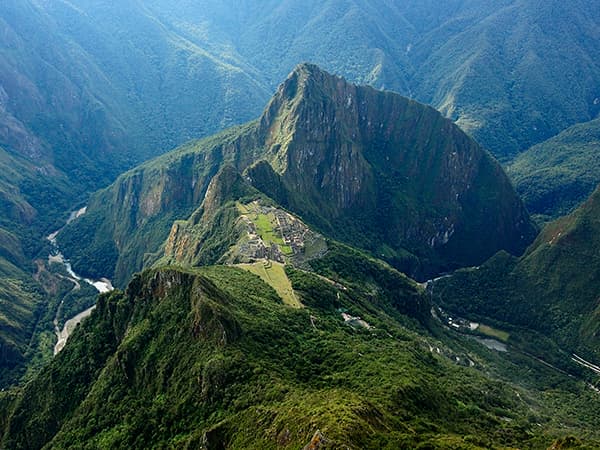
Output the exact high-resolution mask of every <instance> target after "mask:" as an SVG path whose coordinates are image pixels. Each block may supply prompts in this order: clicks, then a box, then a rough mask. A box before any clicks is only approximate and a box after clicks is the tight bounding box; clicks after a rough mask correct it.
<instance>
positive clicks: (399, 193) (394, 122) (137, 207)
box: [59, 64, 535, 285]
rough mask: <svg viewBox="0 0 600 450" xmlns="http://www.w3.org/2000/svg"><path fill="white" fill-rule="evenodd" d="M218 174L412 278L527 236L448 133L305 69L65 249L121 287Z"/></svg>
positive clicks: (123, 184)
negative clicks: (258, 112) (235, 178)
mask: <svg viewBox="0 0 600 450" xmlns="http://www.w3.org/2000/svg"><path fill="white" fill-rule="evenodd" d="M223 164H230V165H232V166H233V167H235V168H236V170H237V171H238V172H239V173H240V174H242V173H243V174H244V176H245V177H247V179H248V181H249V182H250V184H252V185H253V186H254V188H256V189H258V190H259V191H262V192H263V193H264V194H266V195H267V196H269V197H271V198H272V199H273V200H275V201H276V202H277V203H280V204H281V205H282V206H283V207H284V208H287V209H289V210H290V211H292V212H295V213H297V214H298V215H299V216H300V217H301V218H302V219H304V220H305V221H306V222H307V223H308V224H310V225H312V226H314V227H316V229H317V230H318V231H320V232H323V233H325V234H326V235H330V236H332V237H334V238H336V239H339V240H342V241H344V242H347V243H350V244H352V245H357V246H359V247H362V248H365V249H367V250H369V251H371V252H373V253H375V254H377V255H381V254H384V256H385V257H386V258H387V259H388V260H390V261H391V262H392V264H393V265H395V266H396V267H398V268H401V269H402V270H404V271H406V272H408V273H412V274H415V275H417V276H424V275H425V274H430V273H436V272H439V271H442V270H447V269H448V268H451V267H456V266H460V265H472V264H478V263H480V262H482V261H483V260H484V259H485V258H487V257H489V256H490V255H491V254H493V253H494V252H495V251H497V250H498V249H500V248H505V249H506V250H509V251H511V252H515V253H518V252H520V251H521V250H522V249H524V247H525V246H526V245H527V243H528V242H529V241H530V240H531V239H533V236H534V234H535V229H534V227H533V226H532V224H531V222H530V220H529V218H528V216H527V213H526V211H525V209H524V208H523V206H522V204H521V203H520V200H519V199H518V197H517V196H516V195H515V193H514V190H513V189H512V186H511V184H510V182H509V181H508V178H507V177H506V176H505V175H504V173H503V172H502V169H501V168H500V166H499V165H498V164H497V163H496V162H495V161H493V159H492V158H491V156H489V155H488V154H487V153H486V152H485V151H484V150H483V149H481V148H480V147H479V146H477V144H476V143H475V142H474V141H473V140H472V139H470V138H469V137H467V136H466V135H465V134H464V133H463V132H461V131H460V130H459V129H458V128H457V127H456V126H454V125H453V124H452V123H451V122H450V121H448V120H447V119H444V118H443V117H442V116H441V115H440V114H439V113H437V112H436V111H435V110H433V109H432V108H429V107H425V106H423V105H419V104H418V103H416V102H412V101H409V100H407V99H404V98H402V97H400V96H399V95H397V94H393V93H389V92H380V91H376V90H374V89H372V88H368V87H357V86H354V85H351V84H349V83H347V82H346V81H344V80H343V79H342V78H339V77H335V76H332V75H329V74H327V73H326V72H323V71H321V70H320V69H319V68H317V67H316V66H314V65H310V64H304V65H300V66H298V67H297V68H296V69H295V70H294V72H292V74H291V75H290V76H289V78H288V79H287V80H286V81H285V82H284V83H283V84H282V85H281V86H280V88H279V90H278V92H277V93H276V94H275V96H274V97H273V99H272V100H271V102H270V103H269V105H268V106H267V108H266V109H265V112H264V113H263V115H262V117H261V118H260V120H259V121H257V122H251V123H250V124H248V125H245V126H243V127H240V128H234V129H231V130H228V131H226V132H224V133H222V134H220V135H216V136H214V137H212V138H209V139H206V140H204V141H199V142H196V143H192V144H188V145H187V146H184V147H183V148H181V149H179V150H175V151H174V152H172V153H170V154H168V155H165V156H163V157H161V158H158V159H157V160H155V161H151V162H149V163H147V164H144V165H142V166H140V167H139V168H137V169H134V170H133V171H131V172H129V173H127V174H125V175H123V176H121V177H120V178H119V179H118V180H117V182H116V183H115V184H114V185H113V186H112V187H110V188H108V189H107V190H104V191H102V192H100V193H99V194H97V195H96V196H95V197H94V198H93V199H92V201H91V202H90V207H89V209H88V213H87V214H86V215H85V216H83V217H82V218H81V219H80V220H79V222H75V223H74V224H73V225H72V227H71V230H70V231H69V232H66V233H64V235H61V236H60V237H59V239H60V240H61V246H62V247H63V248H64V249H65V251H66V252H67V253H68V254H69V255H70V256H71V257H72V259H73V263H74V264H75V266H76V267H78V269H79V270H80V271H82V273H86V271H87V273H92V272H91V271H95V272H94V273H93V274H94V275H96V276H99V275H101V272H103V273H102V275H104V276H106V275H110V278H113V277H112V271H113V268H114V267H115V265H111V264H110V261H108V264H106V262H107V261H103V263H105V264H104V265H102V264H95V263H94V258H93V257H91V256H92V255H94V254H98V251H102V249H103V248H110V251H109V252H108V253H109V254H110V255H114V256H117V262H116V272H115V275H116V277H115V279H116V280H117V283H119V284H121V285H122V284H123V283H124V282H125V281H126V279H127V278H128V276H129V275H130V274H131V273H132V272H134V271H135V270H139V269H141V268H142V267H143V266H144V265H145V264H148V263H151V261H152V259H156V258H158V257H160V248H161V245H162V244H163V243H164V241H165V239H166V238H167V236H168V232H169V230H168V228H170V225H171V224H172V222H173V221H174V220H175V219H187V218H188V217H189V216H190V215H191V214H192V212H193V211H194V210H196V209H197V208H198V207H199V206H200V203H201V201H202V199H203V197H204V196H205V193H206V190H207V188H208V185H209V182H210V180H211V179H212V177H213V176H214V175H215V174H216V173H217V172H218V170H219V168H220V167H221V166H222V165H223ZM274 188H276V189H274ZM492 224H493V226H492ZM88 233H89V235H90V236H94V238H93V239H92V240H90V241H89V244H88V245H83V246H81V236H82V235H87V234H88ZM466 240H468V241H469V243H470V245H469V247H466V246H464V245H463V243H464V242H465V241H466ZM474 241H475V242H477V245H476V246H475V245H472V244H473V242H474ZM74 244H77V247H78V248H79V249H77V248H76V246H75V245H74ZM96 244H97V245H98V246H96ZM95 246H96V247H95ZM115 249H116V252H117V254H116V255H115ZM409 252H410V253H409ZM104 253H107V252H104ZM411 253H412V255H411ZM86 254H87V255H88V256H87V257H86V256H85V255H86ZM108 259H110V258H108ZM144 259H145V260H144ZM113 264H114V262H113Z"/></svg>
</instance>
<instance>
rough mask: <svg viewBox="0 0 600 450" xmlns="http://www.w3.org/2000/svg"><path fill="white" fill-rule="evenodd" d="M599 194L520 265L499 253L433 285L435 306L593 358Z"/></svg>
mask: <svg viewBox="0 0 600 450" xmlns="http://www.w3.org/2000/svg"><path fill="white" fill-rule="evenodd" d="M599 226H600V189H599V188H597V189H596V190H595V191H594V193H593V194H592V195H591V197H590V198H589V199H588V200H587V201H586V202H585V203H584V204H583V205H582V206H580V207H579V208H578V209H576V210H575V211H574V212H573V213H571V214H570V215H568V216H565V217H562V218H560V219H557V220H556V221H554V222H551V223H550V224H548V225H547V226H546V227H545V228H544V229H543V230H542V232H541V233H540V235H539V236H538V237H537V239H536V240H535V242H534V243H533V244H532V245H531V246H530V247H529V249H528V250H527V251H526V253H525V255H524V256H523V257H521V258H520V259H517V258H513V257H509V256H508V255H502V254H499V255H497V256H495V257H494V258H492V259H491V260H490V261H488V262H487V263H486V264H484V265H483V266H481V268H480V269H478V270H464V271H458V272H456V273H455V274H454V275H453V276H452V277H449V278H444V279H441V280H439V281H438V282H436V283H435V288H434V289H435V292H436V299H437V300H438V301H440V302H442V303H443V304H444V305H445V306H447V307H448V308H449V309H450V310H451V311H454V312H455V313H459V314H461V315H471V316H484V317H491V318H493V319H495V320H498V321H501V322H504V323H510V324H513V325H517V326H520V327H523V328H527V329H532V330H535V331H537V332H540V333H542V334H544V335H546V336H547V337H550V338H552V339H554V341H555V342H557V343H558V344H559V345H561V346H562V347H563V348H564V350H565V351H566V352H567V353H566V354H565V358H566V359H567V360H568V359H570V354H571V353H578V354H579V355H581V356H584V357H585V356H587V357H589V358H590V359H592V361H598V359H599V358H600V352H599V350H598V349H599V348H600V347H599V341H598V335H599V334H598V330H599V326H600V321H599V320H598V317H599V316H598V314H599V311H598V297H599V296H600V290H599V286H600V265H599V260H598V252H599V249H600V240H599V236H600V227H599Z"/></svg>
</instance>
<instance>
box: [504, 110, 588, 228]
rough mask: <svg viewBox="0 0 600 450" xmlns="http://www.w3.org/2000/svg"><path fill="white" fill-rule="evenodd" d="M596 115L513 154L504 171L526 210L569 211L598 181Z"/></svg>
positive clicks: (542, 213)
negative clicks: (519, 152) (590, 119)
mask: <svg viewBox="0 0 600 450" xmlns="http://www.w3.org/2000/svg"><path fill="white" fill-rule="evenodd" d="M599 152H600V119H596V120H592V121H590V122H586V123H581V124H577V125H575V126H573V127H571V128H568V129H567V130H565V131H563V132H562V133H560V134H559V135H558V136H555V137H553V138H551V139H549V140H547V141H545V142H543V143H541V144H538V145H536V146H534V147H532V148H530V149H529V150H527V151H526V152H524V153H522V154H521V155H520V156H519V157H517V158H516V159H515V160H514V161H513V162H512V163H511V164H510V165H509V166H508V173H509V175H510V176H511V178H512V179H513V180H514V182H515V186H516V189H517V192H518V193H519V194H520V195H521V197H522V198H523V201H524V202H525V204H526V206H527V208H528V210H529V212H530V213H532V214H535V215H536V216H538V217H539V218H540V219H541V220H544V221H548V220H553V219H557V218H558V217H560V216H563V215H566V214H569V213H570V212H572V210H573V209H575V208H576V207H577V206H579V205H580V204H581V203H583V202H584V201H585V200H586V199H587V198H588V197H589V195H590V194H591V193H592V192H593V191H594V189H595V188H596V186H597V185H598V183H600V159H599V158H598V154H599Z"/></svg>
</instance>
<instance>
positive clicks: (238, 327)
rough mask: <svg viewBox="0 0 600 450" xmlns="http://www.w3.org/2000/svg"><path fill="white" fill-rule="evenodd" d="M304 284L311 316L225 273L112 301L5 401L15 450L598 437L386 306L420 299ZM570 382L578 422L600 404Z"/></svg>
mask: <svg viewBox="0 0 600 450" xmlns="http://www.w3.org/2000/svg"><path fill="white" fill-rule="evenodd" d="M376 272H377V271H374V272H373V273H372V274H373V275H375V274H376ZM289 275H290V277H291V278H292V280H293V283H294V289H295V290H296V291H297V292H298V294H299V295H300V296H301V298H302V300H303V303H305V304H306V305H308V306H306V307H304V308H301V309H296V308H291V307H289V306H286V305H284V304H282V302H281V299H280V298H279V297H278V296H277V295H276V293H275V292H274V291H273V290H272V289H270V288H269V287H268V286H267V285H266V284H265V283H264V282H262V281H261V280H260V279H259V278H258V277H256V276H254V275H251V274H249V273H246V272H245V271H242V270H239V269H235V268H232V267H223V266H221V267H204V268H202V269H199V270H196V271H182V270H176V269H167V268H164V269H158V270H152V271H147V272H144V273H142V274H139V275H137V276H136V277H134V278H133V280H132V282H131V283H130V285H129V286H128V288H127V290H126V292H114V293H111V294H107V295H103V296H101V297H100V299H99V302H98V307H97V308H96V310H95V311H94V312H93V313H92V316H91V317H90V318H89V319H88V320H86V321H85V322H84V323H83V324H82V325H81V326H80V327H79V328H78V329H77V330H76V331H75V333H74V335H73V336H72V338H71V339H70V340H69V342H68V343H67V346H66V347H65V349H64V350H63V351H62V352H61V353H60V354H59V355H58V356H57V357H56V358H55V360H54V361H53V362H52V363H51V364H50V366H49V367H48V369H47V370H44V371H42V372H41V373H40V374H39V376H38V377H36V379H35V380H33V381H32V382H31V383H29V384H28V385H27V386H25V387H24V388H23V390H22V393H17V394H15V395H14V396H13V397H6V396H5V395H4V393H2V394H0V400H1V401H0V408H4V409H3V411H7V415H6V418H5V419H4V421H3V422H0V423H1V424H2V425H4V426H5V428H3V430H2V431H3V437H2V445H3V446H6V447H8V448H14V449H21V448H27V449H37V448H42V447H43V448H97V447H110V448H147V447H149V446H165V447H168V446H176V447H183V448H189V447H197V446H200V447H202V446H204V447H206V446H208V447H209V448H212V447H216V448H232V449H235V448H299V447H302V446H304V445H306V444H307V443H308V442H310V441H311V437H313V436H314V435H315V434H316V433H317V430H319V435H321V436H323V438H322V439H323V440H326V441H327V443H328V445H329V446H330V447H333V448H336V447H340V446H346V447H349V448H415V447H418V446H419V445H426V446H428V447H429V448H436V449H438V448H439V449H442V448H448V447H463V448H472V449H477V448H494V447H502V446H507V445H509V446H515V445H525V444H527V445H530V446H531V447H532V448H546V447H548V446H549V445H551V444H552V442H553V441H554V442H555V444H557V443H559V442H561V441H559V440H557V438H558V437H561V436H565V435H567V436H568V435H572V434H576V435H581V434H582V433H583V430H584V429H585V428H584V427H585V425H586V424H587V423H588V422H585V421H580V420H578V419H576V418H573V417H572V416H569V417H570V419H571V420H567V421H564V418H566V417H567V415H565V414H566V413H565V412H564V411H562V410H559V411H557V410H556V409H555V408H552V406H551V405H552V398H551V397H549V396H548V395H546V394H545V393H544V392H543V391H542V390H536V389H535V388H527V389H525V388H522V387H518V386H516V385H515V384H513V383H512V382H509V381H505V380H496V379H491V378H489V376H488V375H484V371H485V367H496V364H498V365H499V366H501V365H502V363H501V362H499V361H496V362H494V358H492V357H491V355H490V354H489V353H488V352H486V351H484V350H483V349H482V347H480V346H477V345H473V344H468V341H467V340H464V341H460V342H457V341H453V340H447V342H442V341H439V340H437V339H436V338H434V337H432V336H429V335H426V334H423V333H424V330H422V329H421V328H420V327H419V326H418V325H416V324H415V323H414V322H411V321H410V320H407V318H406V317H403V316H401V315H398V313H397V312H394V308H393V306H392V305H391V304H390V303H389V302H388V301H387V300H386V298H387V296H388V295H390V294H392V295H393V296H395V297H396V298H401V299H402V298H403V299H405V301H407V302H409V303H416V302H419V301H422V300H423V298H422V293H421V292H419V290H418V288H417V287H416V285H414V284H411V283H410V282H407V281H406V280H405V281H402V279H401V278H398V277H396V280H395V282H393V283H392V285H395V292H394V293H392V292H390V291H388V290H387V289H381V290H379V291H375V292H373V290H372V287H370V286H369V285H368V284H364V283H361V281H362V280H359V279H354V281H352V280H350V279H347V278H338V280H339V281H340V282H341V283H343V284H338V285H335V284H334V285H332V284H331V282H328V281H326V280H325V279H323V278H322V277H318V276H316V275H314V274H308V273H305V272H300V271H290V272H289ZM340 310H341V311H347V312H348V313H349V314H348V313H344V314H345V315H346V316H348V317H351V315H359V314H360V317H362V319H361V318H360V317H354V318H353V320H354V321H352V320H350V321H349V322H348V321H346V322H345V319H344V317H345V316H344V315H343V314H340V312H339V311H340ZM432 346H433V347H432ZM432 348H434V349H437V350H435V351H433V350H431V349H432ZM432 352H433V353H432ZM459 355H460V356H459ZM463 359H464V361H466V363H465V364H467V365H468V364H469V363H468V361H472V364H474V365H472V366H471V367H464V366H463V365H461V364H460V363H459V362H457V361H460V360H463ZM473 361H476V363H475V362H473ZM482 365H483V366H482ZM542 367H543V366H542ZM537 370H541V371H542V372H544V371H548V369H547V368H545V369H544V368H542V369H539V368H538V369H537ZM538 373H539V372H538ZM546 375H547V374H546ZM564 382H565V383H568V385H569V388H570V389H572V392H574V393H576V395H575V397H574V398H573V399H570V400H569V405H571V406H572V407H574V408H578V407H584V405H588V406H589V405H595V404H596V403H597V397H593V396H592V393H591V391H590V392H586V390H587V391H589V389H588V388H587V387H586V386H585V385H584V384H583V383H576V382H573V381H571V380H568V379H567V380H565V381H564ZM534 398H535V401H533V400H534ZM508 419H510V420H508ZM588 420H589V423H595V422H594V421H595V420H596V419H594V418H589V419H588ZM539 422H543V423H544V424H545V426H544V427H543V428H542V427H539V425H538V424H537V423H539ZM562 422H566V423H568V424H567V425H564V424H562ZM592 429H593V428H592ZM570 439H572V440H573V441H575V439H574V438H570ZM586 439H587V441H586V442H587V443H589V445H594V443H595V442H596V440H597V434H596V433H594V432H592V433H589V434H587V435H586Z"/></svg>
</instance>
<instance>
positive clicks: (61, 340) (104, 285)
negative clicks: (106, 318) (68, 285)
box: [47, 207, 114, 355]
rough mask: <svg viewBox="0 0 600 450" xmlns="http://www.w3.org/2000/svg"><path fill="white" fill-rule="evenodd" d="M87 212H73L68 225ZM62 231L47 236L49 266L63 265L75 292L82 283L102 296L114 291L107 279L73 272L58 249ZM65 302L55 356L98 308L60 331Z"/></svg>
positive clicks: (82, 314)
mask: <svg viewBox="0 0 600 450" xmlns="http://www.w3.org/2000/svg"><path fill="white" fill-rule="evenodd" d="M86 210H87V208H86V207H84V208H81V209H79V210H77V211H73V212H71V214H70V216H69V219H68V220H67V222H66V223H67V224H69V223H71V222H72V221H73V220H75V219H77V218H78V217H80V216H82V215H84V214H85V213H86ZM61 230H62V228H61V229H59V230H57V231H55V232H54V233H51V234H50V235H48V236H47V239H48V241H50V243H51V244H52V251H51V253H50V255H48V263H49V264H52V263H55V264H61V265H63V266H64V268H65V270H66V271H67V276H66V277H65V278H67V279H69V280H70V281H71V282H73V290H79V289H81V284H80V283H82V282H83V283H87V284H89V285H90V286H93V287H94V288H95V289H96V290H97V291H98V292H99V293H101V294H102V293H105V292H110V291H112V290H113V289H114V288H113V285H112V283H111V281H110V280H108V279H106V278H101V279H99V280H91V279H89V278H83V277H81V276H79V275H78V274H76V273H75V272H74V271H73V267H72V266H71V263H70V262H69V260H68V259H66V258H65V257H64V255H63V254H62V253H61V252H60V249H59V247H58V243H57V240H56V237H57V236H58V234H59V233H60V232H61ZM63 302H64V300H62V301H61V303H60V305H59V307H58V308H57V311H56V315H55V317H54V332H55V333H56V337H57V342H56V345H55V346H54V355H56V354H58V353H59V352H60V351H61V350H62V349H63V347H64V346H65V344H66V343H67V339H68V338H69V336H70V335H71V333H73V330H74V329H75V327H77V325H79V324H80V323H81V322H82V321H83V320H84V319H85V318H86V317H88V316H89V315H90V314H91V313H92V311H93V310H94V308H96V306H95V305H94V306H91V307H89V308H87V309H85V310H83V311H81V312H79V313H78V314H76V315H75V316H73V317H71V318H70V319H68V320H67V321H65V323H64V325H63V327H62V329H60V328H59V314H60V311H61V308H62V306H63Z"/></svg>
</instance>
